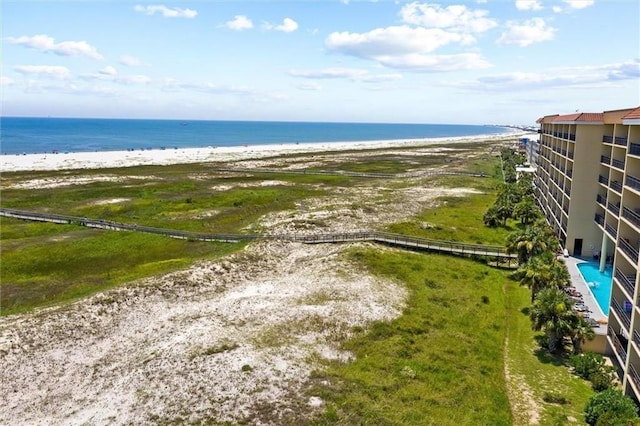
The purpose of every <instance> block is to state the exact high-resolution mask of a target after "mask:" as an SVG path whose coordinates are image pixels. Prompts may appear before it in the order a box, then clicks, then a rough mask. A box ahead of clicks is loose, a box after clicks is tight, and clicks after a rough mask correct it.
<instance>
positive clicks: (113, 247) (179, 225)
mask: <svg viewBox="0 0 640 426" xmlns="http://www.w3.org/2000/svg"><path fill="white" fill-rule="evenodd" d="M458 148H460V149H463V147H462V146H459V147H458ZM468 148H469V149H474V148H475V146H469V147H468ZM425 157H427V156H425ZM420 158H421V157H410V159H411V160H410V161H411V163H409V158H388V159H385V158H384V157H383V155H380V156H374V157H372V159H371V161H368V160H367V159H366V158H363V159H360V160H358V161H354V162H353V164H348V163H347V164H340V165H339V164H336V165H335V168H336V169H340V170H342V169H344V170H350V171H366V172H385V173H396V172H403V171H410V170H411V169H414V168H419V167H420V165H421V164H422V165H426V164H427V163H428V162H429V161H432V162H434V164H435V163H438V162H440V163H442V162H446V161H447V158H446V156H444V157H443V158H438V157H436V158H432V159H423V160H422V159H420ZM507 163H510V162H507ZM409 164H410V166H409ZM456 167H458V166H457V165H456ZM458 168H459V169H463V168H466V170H470V171H477V172H482V173H486V174H487V175H488V176H489V177H487V178H482V179H478V178H470V177H465V176H446V177H444V176H439V177H431V178H425V179H424V184H425V185H427V186H445V187H449V188H461V187H464V188H471V189H474V190H476V191H477V192H476V193H473V194H465V195H461V196H445V197H441V198H440V199H439V200H438V203H437V205H434V206H432V207H428V208H426V209H425V210H424V211H423V212H422V213H421V214H420V215H418V216H417V217H415V218H414V219H412V220H410V221H407V222H405V223H398V224H394V225H391V226H390V227H389V228H388V229H387V230H389V231H391V232H400V233H405V234H409V235H417V236H422V237H427V238H435V239H451V240H457V241H464V242H471V243H482V244H495V245H502V244H504V243H505V241H507V244H508V247H509V250H510V251H512V252H513V253H517V254H518V256H519V260H520V268H519V270H518V271H516V272H515V273H513V272H510V271H504V270H498V269H494V268H491V267H488V266H487V265H485V264H483V263H480V262H475V261H473V260H471V259H464V258H456V257H452V256H442V255H436V254H417V253H406V252H401V251H397V250H380V249H376V248H369V249H364V248H360V249H353V250H351V251H350V252H349V253H348V257H349V258H350V259H351V261H352V262H353V263H354V264H356V265H359V266H360V267H362V268H366V269H367V270H369V271H371V272H372V273H374V274H377V275H380V276H384V277H386V278H389V279H392V280H396V281H397V282H399V283H402V284H403V285H405V286H406V287H407V289H408V291H409V293H410V297H409V298H408V300H407V306H406V308H405V310H404V312H403V314H402V315H401V316H400V317H399V318H397V319H396V320H394V321H391V322H388V323H376V324H374V325H373V326H372V327H371V328H370V329H367V330H364V329H362V328H357V329H354V330H353V332H354V333H355V337H353V338H352V339H350V340H348V341H346V342H344V349H345V350H349V351H351V352H352V353H354V354H355V355H356V358H355V361H353V362H350V363H346V364H343V363H338V362H336V363H329V365H327V369H326V370H324V369H323V370H319V371H317V372H316V373H315V375H314V383H315V385H314V387H313V389H311V390H310V392H311V394H313V395H319V396H321V397H322V398H323V399H324V400H325V401H326V402H327V405H326V406H325V410H324V412H323V413H322V414H321V415H320V416H319V417H318V418H317V419H315V420H314V423H315V424H318V425H329V424H331V425H333V424H375V425H411V424H415V425H428V424H437V425H454V424H455V425H478V424H483V425H484V424H491V425H508V424H516V425H525V424H529V422H530V420H531V418H530V411H533V412H537V413H538V414H539V415H540V417H539V419H538V422H539V424H540V425H543V426H544V425H564V424H568V423H573V422H580V421H581V420H582V419H583V418H585V417H584V415H585V413H586V414H587V420H591V419H595V421H600V422H601V423H600V424H618V423H615V422H614V421H618V417H615V416H617V415H618V414H612V413H611V412H606V410H605V409H604V408H603V407H606V406H616V407H617V406H620V407H622V408H621V412H622V413H623V414H624V416H626V415H627V414H628V415H629V416H628V417H624V416H623V417H621V418H623V419H624V420H627V419H635V417H633V416H632V415H631V411H630V410H627V408H626V407H627V404H628V403H627V402H624V401H623V402H618V401H617V400H616V401H613V400H614V399H615V398H617V396H612V394H610V393H607V394H604V392H603V393H595V392H594V390H593V389H592V386H591V384H590V383H589V381H591V382H592V383H593V387H594V388H596V389H600V387H601V386H604V385H603V384H602V383H604V382H605V381H606V380H605V379H603V378H601V377H600V378H597V377H598V372H604V373H603V374H605V375H606V374H607V371H608V370H606V369H600V370H598V368H600V367H598V366H596V367H593V365H592V364H589V362H590V361H589V360H586V359H583V360H580V361H584V364H588V365H587V366H585V367H584V368H582V367H580V368H578V367H576V366H577V365H579V361H576V358H574V357H569V352H573V351H576V352H579V344H580V342H581V341H582V340H583V339H584V338H587V337H588V331H589V329H588V328H585V327H584V324H582V323H580V322H579V321H576V319H575V318H574V316H573V315H572V314H571V312H569V311H570V310H567V306H566V303H565V302H566V301H562V300H561V302H562V303H561V304H564V308H565V309H564V311H562V310H561V311H562V312H556V313H558V314H559V315H555V313H554V312H552V311H548V310H545V309H547V308H548V307H549V306H546V305H544V304H543V303H542V300H544V298H542V299H541V298H539V295H540V294H544V293H545V292H546V291H548V292H551V291H553V289H556V290H555V291H556V293H557V288H558V287H561V286H562V285H563V283H566V277H565V276H564V275H563V273H562V268H561V266H564V265H563V264H560V263H559V264H555V263H553V262H554V261H555V257H554V256H552V257H553V260H550V258H549V256H548V252H549V250H550V249H551V250H555V247H557V240H554V239H553V238H552V237H553V235H552V234H550V233H549V230H548V228H545V227H543V226H542V224H541V223H540V222H537V221H536V220H535V217H534V215H532V214H531V213H530V212H529V211H528V210H529V209H530V205H531V203H530V201H531V199H529V198H526V197H527V196H528V194H526V193H525V192H524V191H523V188H524V186H523V187H521V188H519V189H518V191H515V190H514V189H513V188H511V187H509V186H507V185H502V184H501V183H502V178H503V175H502V171H501V170H500V167H499V164H498V161H497V158H495V157H493V156H489V155H483V154H480V155H478V156H476V157H474V158H473V159H471V160H469V161H468V162H466V163H464V164H462V163H461V164H460V165H459V167H458ZM61 173H65V174H70V175H73V176H76V177H79V178H87V179H91V178H95V177H99V176H105V175H109V176H111V177H114V176H115V177H117V178H118V181H117V182H116V183H113V182H93V183H89V184H83V185H76V186H70V187H62V188H55V189H46V188H41V189H29V190H26V189H6V190H3V207H8V208H19V209H32V210H37V211H50V212H54V213H64V214H72V215H77V216H87V217H96V218H104V219H107V220H113V221H121V222H128V223H131V222H135V223H138V224H141V225H150V226H163V227H168V228H174V229H185V230H194V231H200V232H211V233H213V232H247V230H252V229H255V228H252V227H255V222H256V219H257V218H259V217H260V216H262V215H264V214H266V213H268V212H277V211H284V210H287V209H290V208H292V206H294V205H295V204H297V203H300V202H302V203H304V201H305V200H306V199H307V198H309V197H316V196H322V195H325V194H331V193H332V191H334V190H340V189H342V188H344V187H352V186H356V185H361V184H364V182H365V181H363V180H361V179H357V178H351V177H345V176H325V175H292V174H284V173H283V174H272V173H270V174H253V175H234V174H224V173H222V174H221V173H216V172H212V171H211V169H210V168H208V167H207V166H205V165H176V166H166V167H139V168H127V169H111V170H78V171H72V172H61ZM50 176H51V174H50V173H46V172H29V173H22V174H16V173H9V174H4V175H3V179H4V180H6V181H7V182H11V181H13V180H15V181H20V180H24V179H44V178H49V177H50ZM505 176H511V173H510V172H507V173H505ZM263 179H268V180H274V181H281V182H283V183H282V184H276V185H273V186H267V187H263V186H260V185H259V183H260V181H262V180H263ZM509 179H511V178H510V177H509ZM231 183H234V184H236V183H242V184H244V185H245V186H244V187H237V188H235V189H222V187H224V186H225V185H228V184H231ZM394 185H396V186H397V187H401V185H402V183H394ZM509 185H517V184H515V183H512V182H510V183H509ZM514 193H519V194H520V200H519V201H517V202H516V200H517V198H515V197H513V194H514ZM500 197H502V198H503V201H504V200H510V201H509V202H512V205H511V207H509V206H506V207H505V206H502V207H500V208H498V207H497V206H496V204H495V203H496V201H495V200H496V199H497V198H500ZM112 199H124V201H121V202H118V203H108V202H106V203H105V201H109V200H112ZM505 203H506V202H505ZM521 203H525V204H524V205H522V204H521ZM492 206H496V211H497V212H500V211H501V210H500V209H504V210H506V211H510V212H511V213H510V215H509V216H508V217H506V218H505V217H504V216H500V215H499V214H498V216H497V217H496V220H495V223H493V222H494V221H489V222H491V223H487V222H488V221H487V220H486V219H487V217H486V212H487V211H488V210H489V209H491V208H492ZM517 206H520V207H517ZM359 207H361V206H359ZM503 213H504V212H503ZM503 213H500V214H503ZM486 225H490V226H493V227H489V226H486ZM0 239H1V240H2V268H1V269H0V282H2V286H1V287H0V296H1V300H0V302H1V307H2V315H7V314H11V313H18V312H24V311H28V310H30V309H33V308H34V307H38V306H46V305H49V304H53V303H62V302H66V301H69V300H73V299H75V298H78V297H83V296H86V295H89V294H92V293H95V292H98V291H101V290H104V289H106V288H111V287H114V286H117V285H120V284H122V283H125V282H130V281H131V280H135V279H138V278H142V277H147V276H151V275H157V274H162V273H166V272H169V271H172V270H176V269H180V268H184V267H186V266H188V265H190V264H192V263H193V262H194V261H196V260H198V259H203V258H217V257H220V256H225V255H227V254H229V253H232V252H234V251H237V250H240V249H241V248H242V247H243V245H242V244H222V243H220V244H217V243H213V244H212V243H200V242H192V241H184V240H174V239H169V238H166V237H161V236H156V235H148V234H138V233H129V232H104V231H100V230H93V229H87V228H82V227H77V226H69V225H53V224H41V223H29V222H23V221H19V220H14V219H7V218H3V219H2V226H1V227H0ZM545 253H547V254H545ZM527 287H528V288H527ZM549 289H551V290H549ZM324 300H326V295H323V294H321V293H319V294H315V295H313V296H312V297H310V299H309V300H308V301H306V302H305V303H317V304H322V303H323V302H324ZM532 300H533V306H532ZM536 303H538V304H537V305H536ZM556 305H557V304H556ZM557 307H558V306H556V308H557ZM543 308H544V309H543ZM549 312H551V314H549ZM554 315H555V316H554ZM556 317H557V318H556ZM532 319H533V320H534V321H533V322H532ZM556 319H558V320H561V321H562V322H554V321H555V320H556ZM309 321H313V318H310V319H309ZM537 324H540V326H539V327H538V326H537ZM317 326H318V327H322V326H324V324H320V323H318V324H317ZM534 329H539V330H540V331H535V330H534ZM289 335H290V333H288V329H287V326H283V327H274V328H273V329H272V330H267V332H266V333H265V334H264V335H263V336H262V340H261V341H260V342H252V343H254V344H261V345H263V346H266V347H270V346H281V345H282V344H283V342H286V341H287V340H286V339H287V338H288V336H289ZM545 335H546V336H547V338H545ZM549 336H551V337H552V338H553V339H555V346H553V347H552V348H551V349H554V350H552V351H548V350H547V349H548V348H549V345H545V343H549ZM236 345H237V344H236V343H234V342H223V343H221V344H220V345H217V346H211V347H206V348H201V350H200V351H198V352H197V353H194V356H209V355H213V354H216V353H220V352H225V351H231V350H234V349H235V348H236V347H237V346H236ZM556 348H562V349H563V350H557V351H556V350H555V349H556ZM569 348H570V349H572V351H567V350H566V349H569ZM578 356H585V355H578ZM595 364H597V362H596V363H595ZM570 365H574V368H573V371H575V372H576V373H577V374H580V375H581V376H582V377H583V378H581V377H578V376H577V375H576V374H572V369H570V368H569V366H570ZM598 365H599V364H598ZM252 369H253V367H252V366H251V365H249V364H246V365H243V366H242V367H241V371H246V372H249V371H251V370H252ZM594 369H595V371H596V373H593V371H594ZM505 370H506V371H507V372H508V374H505ZM578 371H580V372H578ZM585 371H589V372H591V373H589V375H588V377H586V376H585V374H587V373H585ZM609 377H610V376H609ZM588 380H589V381H588ZM327 383H328V385H327ZM609 385H612V384H611V383H610V382H609ZM605 392H608V391H605ZM603 394H604V395H603ZM594 395H595V396H594ZM602 400H606V401H607V402H606V404H603V403H602V402H601V401H602ZM611 401H613V402H611ZM510 403H511V404H510ZM618 404H619V405H618ZM585 407H587V408H586V411H585ZM633 415H635V411H634V412H633ZM603 419H604V420H603ZM607 419H608V420H607ZM605 421H610V422H609V423H605ZM634 421H635V420H634ZM590 424H595V423H590Z"/></svg>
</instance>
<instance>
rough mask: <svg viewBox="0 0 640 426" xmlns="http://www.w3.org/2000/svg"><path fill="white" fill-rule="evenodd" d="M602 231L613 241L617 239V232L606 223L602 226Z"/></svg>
mask: <svg viewBox="0 0 640 426" xmlns="http://www.w3.org/2000/svg"><path fill="white" fill-rule="evenodd" d="M604 229H605V230H606V231H607V232H608V233H609V235H611V236H612V237H613V239H614V240H615V239H616V238H618V232H617V231H616V228H614V227H613V226H611V225H609V224H608V223H607V224H606V225H605V226H604Z"/></svg>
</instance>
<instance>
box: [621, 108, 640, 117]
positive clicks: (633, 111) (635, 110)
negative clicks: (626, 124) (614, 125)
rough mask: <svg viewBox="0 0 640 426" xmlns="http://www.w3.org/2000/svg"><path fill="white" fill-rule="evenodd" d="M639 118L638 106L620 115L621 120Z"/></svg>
mask: <svg viewBox="0 0 640 426" xmlns="http://www.w3.org/2000/svg"><path fill="white" fill-rule="evenodd" d="M639 118H640V107H638V108H636V109H634V110H632V111H631V112H630V113H628V114H626V115H624V116H623V117H622V119H623V120H634V119H639Z"/></svg>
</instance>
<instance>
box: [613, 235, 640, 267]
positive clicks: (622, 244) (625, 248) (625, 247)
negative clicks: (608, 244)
mask: <svg viewBox="0 0 640 426" xmlns="http://www.w3.org/2000/svg"><path fill="white" fill-rule="evenodd" d="M618 248H620V250H622V252H623V253H624V254H626V255H627V256H629V258H630V259H631V260H632V261H633V263H634V264H637V263H638V249H635V248H633V247H632V246H631V244H630V243H629V242H628V241H627V240H626V239H625V238H620V240H619V241H618Z"/></svg>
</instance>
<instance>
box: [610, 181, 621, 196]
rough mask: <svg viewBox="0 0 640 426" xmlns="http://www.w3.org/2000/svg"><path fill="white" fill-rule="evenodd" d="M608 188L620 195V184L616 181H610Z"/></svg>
mask: <svg viewBox="0 0 640 426" xmlns="http://www.w3.org/2000/svg"><path fill="white" fill-rule="evenodd" d="M609 188H611V189H613V190H614V191H616V192H617V193H619V194H622V184H621V183H620V182H618V181H617V180H612V181H610V182H609Z"/></svg>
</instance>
